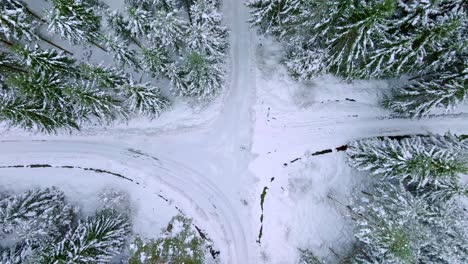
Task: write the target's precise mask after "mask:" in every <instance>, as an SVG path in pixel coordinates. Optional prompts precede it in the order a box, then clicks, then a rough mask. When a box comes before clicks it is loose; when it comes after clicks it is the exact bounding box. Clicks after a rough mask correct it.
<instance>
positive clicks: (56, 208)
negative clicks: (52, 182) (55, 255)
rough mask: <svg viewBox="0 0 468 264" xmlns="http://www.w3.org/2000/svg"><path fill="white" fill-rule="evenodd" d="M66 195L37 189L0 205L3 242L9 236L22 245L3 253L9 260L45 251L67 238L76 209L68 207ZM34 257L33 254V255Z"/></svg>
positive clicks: (55, 190) (50, 190) (0, 233)
mask: <svg viewBox="0 0 468 264" xmlns="http://www.w3.org/2000/svg"><path fill="white" fill-rule="evenodd" d="M64 199H65V198H64V194H63V193H62V192H61V191H59V190H57V189H55V188H50V189H49V188H47V189H43V190H40V189H35V190H30V191H27V192H25V193H22V194H20V195H14V196H9V197H7V198H5V199H3V200H1V201H0V238H1V239H5V238H6V237H7V236H9V235H13V234H14V236H15V237H16V240H19V241H21V243H20V244H17V245H16V246H14V248H13V249H12V250H7V251H10V252H9V253H8V252H3V253H4V254H6V255H5V256H9V258H16V257H18V256H20V257H21V256H23V257H21V258H24V256H25V254H26V251H31V250H34V249H36V248H41V247H43V246H44V245H46V244H48V243H51V242H52V241H54V239H55V238H56V237H57V236H60V234H64V233H65V232H66V230H67V229H68V227H69V226H70V225H71V224H72V221H73V213H74V212H73V208H72V207H71V206H70V205H68V204H66V203H65V200H64ZM29 254H30V252H29Z"/></svg>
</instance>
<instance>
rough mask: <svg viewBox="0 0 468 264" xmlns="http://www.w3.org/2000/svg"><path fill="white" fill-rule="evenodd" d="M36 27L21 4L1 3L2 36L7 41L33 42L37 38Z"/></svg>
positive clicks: (17, 2)
mask: <svg viewBox="0 0 468 264" xmlns="http://www.w3.org/2000/svg"><path fill="white" fill-rule="evenodd" d="M34 26H35V25H34V23H33V21H32V19H31V18H30V17H29V16H28V15H27V11H26V9H25V7H24V5H23V4H22V3H21V2H19V1H17V0H3V1H2V2H1V3H0V35H2V36H5V37H6V38H7V39H17V40H19V39H26V40H32V39H34V38H35V33H34Z"/></svg>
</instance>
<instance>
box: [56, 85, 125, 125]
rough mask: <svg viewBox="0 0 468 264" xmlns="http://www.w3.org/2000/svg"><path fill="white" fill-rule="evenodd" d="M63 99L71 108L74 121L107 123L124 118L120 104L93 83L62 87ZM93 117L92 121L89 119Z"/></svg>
mask: <svg viewBox="0 0 468 264" xmlns="http://www.w3.org/2000/svg"><path fill="white" fill-rule="evenodd" d="M63 97H64V99H65V100H66V101H67V103H68V104H69V105H70V107H71V112H72V114H73V117H74V119H76V120H80V121H81V122H83V121H99V122H101V121H103V122H106V123H109V122H110V121H112V120H114V119H115V118H116V117H118V116H125V114H126V112H125V111H124V110H123V109H121V108H122V107H121V106H120V103H119V102H118V100H117V99H114V98H113V97H112V96H111V94H110V93H109V92H105V91H104V90H101V89H99V88H98V87H96V86H95V84H94V83H91V82H86V81H83V82H81V83H76V84H74V85H67V86H64V87H63ZM90 117H93V118H94V119H92V120H91V119H90Z"/></svg>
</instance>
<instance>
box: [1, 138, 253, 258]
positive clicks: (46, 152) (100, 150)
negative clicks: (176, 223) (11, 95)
mask: <svg viewBox="0 0 468 264" xmlns="http://www.w3.org/2000/svg"><path fill="white" fill-rule="evenodd" d="M0 144H1V147H0V157H1V156H3V157H4V158H2V159H1V160H2V161H1V162H0V164H1V165H2V166H8V165H4V163H5V162H4V161H3V160H9V159H12V158H14V159H16V158H18V159H19V158H21V159H22V160H33V161H34V164H40V163H41V161H42V160H44V159H45V160H46V161H48V159H52V160H54V161H55V165H54V166H67V165H61V164H60V163H61V161H60V160H61V159H63V162H64V163H68V164H69V163H70V159H74V161H73V163H74V164H79V166H80V167H98V166H90V165H93V164H89V163H90V161H91V163H93V162H96V163H100V162H102V163H105V162H106V161H113V162H117V163H119V164H120V165H121V167H120V168H119V169H118V170H115V169H112V171H113V172H114V173H116V174H120V170H125V171H126V175H128V178H129V179H132V180H134V181H135V182H140V183H141V185H142V187H143V188H145V187H147V188H150V189H154V190H157V189H161V190H163V191H164V193H165V194H166V196H167V197H170V198H171V199H172V200H173V201H176V203H178V206H179V208H181V209H182V210H183V211H184V212H186V214H187V215H188V216H190V217H191V218H194V220H195V222H198V224H197V226H203V227H204V228H205V230H207V232H208V234H209V235H210V237H211V238H212V239H213V242H214V244H215V245H216V246H217V247H218V248H222V249H223V253H224V254H223V255H224V258H225V261H226V262H227V263H240V262H238V260H242V259H243V257H242V256H238V254H237V253H238V252H239V248H240V249H242V246H243V245H244V242H245V241H243V237H242V236H241V237H240V238H239V234H243V229H242V225H241V223H240V221H239V219H238V217H237V216H236V214H235V212H236V211H235V210H234V208H233V207H232V206H231V204H230V201H229V199H228V198H227V197H225V195H224V194H223V193H222V191H220V190H219V189H218V188H217V187H216V185H214V184H213V183H212V182H211V181H210V180H209V179H208V178H206V177H205V176H203V175H202V174H199V173H198V172H196V171H195V170H192V169H190V168H188V167H187V166H185V165H183V164H181V163H178V162H175V161H173V160H171V159H168V158H166V157H163V156H160V155H158V158H155V157H151V156H149V155H144V153H142V152H139V153H137V152H135V151H129V149H122V148H118V147H114V146H110V145H104V144H95V143H91V142H79V141H36V142H31V141H12V142H8V141H3V142H1V143H0ZM15 156H16V157H15ZM44 157H46V158H44ZM38 161H39V162H38ZM44 163H46V162H44ZM80 163H85V165H83V164H80ZM76 166H78V165H76ZM130 174H133V175H130ZM184 188H185V189H184ZM166 199H167V198H166ZM200 218H202V219H200ZM200 220H202V221H200ZM239 244H240V245H239ZM244 263H247V262H244Z"/></svg>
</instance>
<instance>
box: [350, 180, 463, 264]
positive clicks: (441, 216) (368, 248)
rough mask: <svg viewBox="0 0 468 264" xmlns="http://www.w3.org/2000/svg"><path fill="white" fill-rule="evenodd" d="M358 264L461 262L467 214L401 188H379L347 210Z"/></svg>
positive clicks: (456, 206)
mask: <svg viewBox="0 0 468 264" xmlns="http://www.w3.org/2000/svg"><path fill="white" fill-rule="evenodd" d="M352 209H353V212H354V217H353V219H354V220H355V221H356V224H357V227H356V228H357V231H356V234H355V236H356V238H357V239H358V240H359V242H360V243H361V245H362V250H361V252H359V253H357V255H356V256H354V258H355V259H354V261H356V262H358V263H464V262H466V261H467V260H468V257H467V256H468V255H467V252H468V251H467V250H468V246H467V245H468V243H467V242H468V233H467V231H466V228H465V226H466V224H467V221H466V219H467V218H466V216H467V213H466V212H465V211H464V210H463V209H462V208H460V205H458V204H457V203H449V204H445V205H444V206H441V207H437V206H433V205H431V204H429V203H427V201H426V200H424V199H422V198H419V197H415V196H413V195H412V194H411V193H410V192H408V191H406V190H405V189H404V188H403V187H401V186H400V187H395V186H392V185H391V184H388V183H385V182H384V183H381V184H378V185H377V186H376V187H375V190H374V191H373V193H372V196H371V197H368V196H366V197H364V198H362V199H361V201H360V202H358V203H356V204H354V205H353V207H352Z"/></svg>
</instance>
